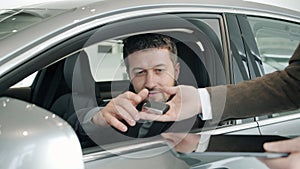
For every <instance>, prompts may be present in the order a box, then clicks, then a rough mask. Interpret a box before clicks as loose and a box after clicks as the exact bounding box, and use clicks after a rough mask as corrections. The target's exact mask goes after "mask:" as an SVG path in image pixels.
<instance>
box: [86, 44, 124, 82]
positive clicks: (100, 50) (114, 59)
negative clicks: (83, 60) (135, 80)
mask: <svg viewBox="0 0 300 169" xmlns="http://www.w3.org/2000/svg"><path fill="white" fill-rule="evenodd" d="M122 50H123V44H122V41H121V40H108V41H104V42H101V43H98V44H96V45H93V46H89V47H87V48H86V49H85V51H86V52H87V54H88V56H89V60H90V66H91V72H92V75H93V78H94V79H95V81H96V82H101V81H117V80H128V76H127V73H126V68H125V65H124V62H123V51H122Z"/></svg>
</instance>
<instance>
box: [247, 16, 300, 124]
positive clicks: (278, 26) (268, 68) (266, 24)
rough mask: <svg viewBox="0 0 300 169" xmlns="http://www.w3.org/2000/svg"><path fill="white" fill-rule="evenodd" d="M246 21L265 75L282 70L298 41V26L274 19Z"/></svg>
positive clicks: (252, 18)
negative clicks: (253, 37) (252, 35)
mask: <svg viewBox="0 0 300 169" xmlns="http://www.w3.org/2000/svg"><path fill="white" fill-rule="evenodd" d="M248 19H249V22H250V25H251V28H252V31H253V34H254V36H255V39H256V42H257V47H258V49H259V52H260V55H261V58H262V62H263V67H264V70H265V73H271V72H274V71H276V70H282V69H284V68H285V67H286V66H287V65H288V61H289V58H290V57H291V56H292V54H293V53H294V51H295V49H296V47H297V45H298V43H299V41H300V26H299V25H298V24H295V23H291V22H286V21H281V20H275V19H267V18H258V17H248ZM296 113H299V110H296V111H290V112H285V113H275V114H273V115H271V116H268V117H265V116H264V117H259V119H265V118H270V117H278V116H286V115H290V114H296Z"/></svg>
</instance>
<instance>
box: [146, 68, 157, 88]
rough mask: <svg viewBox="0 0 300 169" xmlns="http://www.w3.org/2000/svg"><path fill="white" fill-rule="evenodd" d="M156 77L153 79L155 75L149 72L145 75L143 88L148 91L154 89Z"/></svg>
mask: <svg viewBox="0 0 300 169" xmlns="http://www.w3.org/2000/svg"><path fill="white" fill-rule="evenodd" d="M156 80H157V79H156V77H155V74H154V73H153V72H151V71H149V72H147V75H146V81H145V87H146V88H149V89H152V88H154V87H155V85H156Z"/></svg>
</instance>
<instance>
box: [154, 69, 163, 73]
mask: <svg viewBox="0 0 300 169" xmlns="http://www.w3.org/2000/svg"><path fill="white" fill-rule="evenodd" d="M155 71H156V72H157V73H161V72H163V71H164V69H155Z"/></svg>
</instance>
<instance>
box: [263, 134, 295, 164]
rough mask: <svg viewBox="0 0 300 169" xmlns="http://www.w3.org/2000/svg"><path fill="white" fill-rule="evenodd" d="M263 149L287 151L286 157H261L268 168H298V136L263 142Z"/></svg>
mask: <svg viewBox="0 0 300 169" xmlns="http://www.w3.org/2000/svg"><path fill="white" fill-rule="evenodd" d="M264 149H265V150H266V151H269V152H283V153H285V152H287V153H290V155H289V156H288V157H284V158H278V159H262V160H261V161H262V162H264V163H265V164H266V165H267V166H268V167H269V168H270V169H298V168H300V137H297V138H294V139H289V140H284V141H277V142H270V143H265V144H264Z"/></svg>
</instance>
